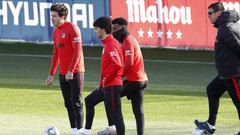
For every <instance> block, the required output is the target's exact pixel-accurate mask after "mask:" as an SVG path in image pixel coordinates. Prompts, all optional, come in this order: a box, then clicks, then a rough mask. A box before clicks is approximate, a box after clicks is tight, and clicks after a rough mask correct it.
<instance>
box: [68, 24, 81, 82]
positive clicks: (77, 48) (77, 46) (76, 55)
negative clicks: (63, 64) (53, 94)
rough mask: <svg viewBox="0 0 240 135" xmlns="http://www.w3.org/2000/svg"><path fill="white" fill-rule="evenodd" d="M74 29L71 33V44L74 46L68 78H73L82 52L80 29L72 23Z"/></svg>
mask: <svg viewBox="0 0 240 135" xmlns="http://www.w3.org/2000/svg"><path fill="white" fill-rule="evenodd" d="M72 26H73V27H72V31H71V33H70V39H71V45H72V47H73V57H72V61H71V64H70V66H69V69H68V72H67V74H66V80H70V79H73V71H74V70H75V68H76V66H77V64H78V63H79V61H80V60H81V54H80V53H81V52H82V50H81V49H82V41H81V34H80V30H79V28H78V27H77V26H76V25H72Z"/></svg>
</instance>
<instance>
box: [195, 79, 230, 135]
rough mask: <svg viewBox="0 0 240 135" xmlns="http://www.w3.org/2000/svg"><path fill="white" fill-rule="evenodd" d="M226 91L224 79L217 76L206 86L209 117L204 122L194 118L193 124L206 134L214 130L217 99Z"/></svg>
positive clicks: (217, 106) (217, 105)
mask: <svg viewBox="0 0 240 135" xmlns="http://www.w3.org/2000/svg"><path fill="white" fill-rule="evenodd" d="M225 91H226V87H225V84H224V81H223V80H222V79H220V78H219V76H217V77H216V78H215V79H214V80H212V81H211V82H210V83H209V84H208V86H207V96H208V104H209V117H208V120H207V121H206V122H200V121H198V120H195V121H194V123H195V125H196V126H197V127H198V128H200V129H202V130H204V131H206V132H207V133H208V134H213V133H214V132H215V124H216V119H217V114H218V108H219V100H220V97H221V96H222V95H223V93H224V92H225Z"/></svg>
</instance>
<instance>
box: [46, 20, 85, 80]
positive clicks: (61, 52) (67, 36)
mask: <svg viewBox="0 0 240 135" xmlns="http://www.w3.org/2000/svg"><path fill="white" fill-rule="evenodd" d="M53 42H54V49H53V56H52V64H51V68H50V75H54V74H55V72H56V69H57V66H58V65H60V66H59V74H61V75H66V74H67V72H68V71H71V72H72V73H77V72H84V71H85V68H84V59H83V50H82V39H81V33H80V30H79V28H78V27H77V26H76V25H75V24H73V23H71V22H64V23H63V24H62V25H61V26H59V27H56V28H55V29H54V33H53Z"/></svg>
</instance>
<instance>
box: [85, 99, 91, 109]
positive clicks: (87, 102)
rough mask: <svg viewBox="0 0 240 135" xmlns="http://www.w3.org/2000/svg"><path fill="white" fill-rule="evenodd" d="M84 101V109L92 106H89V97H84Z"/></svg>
mask: <svg viewBox="0 0 240 135" xmlns="http://www.w3.org/2000/svg"><path fill="white" fill-rule="evenodd" d="M84 101H85V105H86V107H90V106H92V105H91V98H90V97H86V98H85V99H84Z"/></svg>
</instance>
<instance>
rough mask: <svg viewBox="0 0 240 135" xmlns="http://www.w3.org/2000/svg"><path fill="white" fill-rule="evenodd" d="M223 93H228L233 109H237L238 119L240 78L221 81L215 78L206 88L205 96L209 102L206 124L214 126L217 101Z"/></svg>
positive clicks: (239, 110)
mask: <svg viewBox="0 0 240 135" xmlns="http://www.w3.org/2000/svg"><path fill="white" fill-rule="evenodd" d="M225 91H227V92H228V93H229V95H230V97H231V99H232V101H233V103H234V105H235V107H236V108H237V112H238V117H239V119H240V77H233V78H231V79H226V80H225V79H224V80H223V79H220V77H219V76H217V77H216V78H215V79H214V80H213V81H212V82H210V83H209V85H208V86H207V96H208V102H209V118H208V122H209V123H210V124H211V125H215V124H216V119H217V113H218V108H219V100H220V97H221V96H222V95H223V94H224V92H225Z"/></svg>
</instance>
